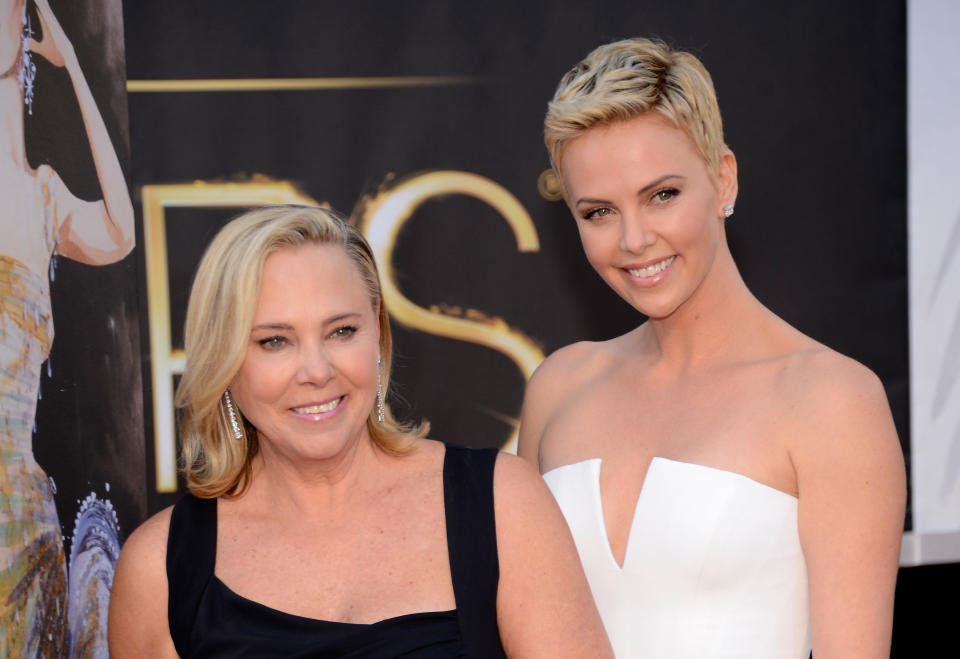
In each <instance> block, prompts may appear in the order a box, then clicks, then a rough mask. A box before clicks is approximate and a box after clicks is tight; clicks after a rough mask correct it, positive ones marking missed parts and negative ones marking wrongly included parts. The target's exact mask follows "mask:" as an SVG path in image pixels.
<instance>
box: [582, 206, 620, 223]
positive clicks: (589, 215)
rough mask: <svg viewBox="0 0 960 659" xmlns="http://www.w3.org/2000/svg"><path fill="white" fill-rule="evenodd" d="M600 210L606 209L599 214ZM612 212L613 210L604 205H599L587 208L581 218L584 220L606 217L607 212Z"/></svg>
mask: <svg viewBox="0 0 960 659" xmlns="http://www.w3.org/2000/svg"><path fill="white" fill-rule="evenodd" d="M601 211H606V212H605V213H603V214H602V215H601ZM612 212H613V211H612V210H610V209H609V208H607V207H606V206H600V207H598V208H591V209H590V210H588V211H587V212H586V213H584V214H583V219H585V220H596V219H599V218H601V217H606V216H607V215H609V214H610V213H612Z"/></svg>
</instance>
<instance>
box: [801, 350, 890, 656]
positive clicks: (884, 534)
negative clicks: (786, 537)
mask: <svg viewBox="0 0 960 659" xmlns="http://www.w3.org/2000/svg"><path fill="white" fill-rule="evenodd" d="M810 386H811V387H815V388H816V391H817V393H815V394H814V395H813V397H812V399H811V401H810V403H811V404H809V405H804V406H803V407H804V408H805V410H806V412H805V414H806V415H807V416H808V417H809V418H812V419H815V421H813V422H812V423H813V425H814V427H813V428H812V429H810V430H811V432H810V434H809V435H808V436H807V438H806V440H805V441H804V443H803V444H802V445H799V446H797V447H796V449H795V450H793V451H792V458H793V461H794V466H795V468H796V473H797V483H798V488H799V496H800V502H799V530H800V540H801V543H802V545H803V551H804V555H805V557H806V561H807V570H808V574H809V588H810V614H811V633H812V641H813V652H814V656H815V657H817V659H831V658H833V657H837V658H843V659H856V658H860V657H863V658H867V657H871V658H873V657H889V656H890V641H891V630H892V624H893V597H894V588H895V585H896V578H897V569H898V562H899V561H898V559H899V553H900V538H901V534H902V532H903V519H904V507H905V501H906V474H905V470H904V463H903V454H902V452H901V449H900V443H899V441H898V439H897V434H896V430H895V428H894V425H893V419H892V418H891V415H890V410H889V407H888V405H887V400H886V395H885V394H884V391H883V387H882V385H881V384H880V381H879V380H878V379H877V378H876V376H874V375H873V374H872V373H870V372H869V371H867V370H866V369H865V368H863V367H862V366H860V365H853V364H848V363H843V364H840V365H839V368H832V369H829V370H827V371H826V372H824V373H820V374H818V378H817V381H816V382H812V383H811V385H810Z"/></svg>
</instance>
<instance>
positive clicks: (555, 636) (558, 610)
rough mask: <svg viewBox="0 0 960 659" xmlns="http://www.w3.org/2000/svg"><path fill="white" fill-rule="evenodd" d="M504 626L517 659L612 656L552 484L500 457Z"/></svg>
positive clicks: (500, 608) (506, 643) (497, 495)
mask: <svg viewBox="0 0 960 659" xmlns="http://www.w3.org/2000/svg"><path fill="white" fill-rule="evenodd" d="M494 500H495V505H494V508H495V512H496V519H497V550H498V552H499V558H500V585H499V589H498V593H497V621H498V624H499V626H500V638H501V640H502V642H503V647H504V649H505V650H506V652H507V655H508V656H509V657H511V658H515V659H516V658H520V659H526V658H528V657H545V658H550V659H563V658H565V657H570V658H577V659H587V658H601V657H613V651H612V650H611V648H610V643H609V641H608V640H607V636H606V633H605V632H604V629H603V623H602V622H601V620H600V614H599V613H597V608H596V606H595V605H594V603H593V596H592V595H591V594H590V587H589V586H588V585H587V579H586V577H585V576H584V574H583V568H581V566H580V559H579V557H578V556H577V551H576V548H575V547H574V544H573V537H572V536H571V535H570V531H569V530H568V529H567V524H566V521H564V519H563V516H562V515H561V513H560V509H559V508H558V507H557V504H556V502H555V501H554V500H553V496H552V495H551V494H550V491H549V490H548V489H547V486H546V483H544V482H543V479H542V478H540V476H539V475H538V474H537V472H536V471H535V470H534V469H533V468H532V467H531V466H530V465H529V464H526V463H525V462H524V461H522V460H518V459H517V458H515V457H513V456H510V455H505V454H501V455H500V456H499V458H498V459H497V466H496V471H495V473H494Z"/></svg>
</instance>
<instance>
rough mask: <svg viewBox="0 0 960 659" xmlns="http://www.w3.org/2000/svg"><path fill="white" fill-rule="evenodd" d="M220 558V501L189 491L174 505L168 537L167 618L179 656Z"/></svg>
mask: <svg viewBox="0 0 960 659" xmlns="http://www.w3.org/2000/svg"><path fill="white" fill-rule="evenodd" d="M216 558H217V500H216V499H198V498H197V497H195V496H193V495H192V494H188V495H186V496H185V497H183V498H182V499H180V501H178V502H177V504H176V505H175V506H174V507H173V514H172V515H171V516H170V534H169V536H168V537H167V584H168V599H167V619H168V622H169V624H170V636H171V638H173V643H174V645H175V646H176V648H177V652H178V653H179V654H180V656H187V654H188V652H187V649H188V644H189V640H190V634H191V632H192V630H193V624H194V621H195V620H196V617H197V610H198V609H199V607H200V600H201V598H202V597H203V592H204V589H205V588H206V587H207V584H208V583H209V582H210V579H211V578H212V577H213V570H214V567H215V565H216Z"/></svg>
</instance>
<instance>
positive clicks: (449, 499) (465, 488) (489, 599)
mask: <svg viewBox="0 0 960 659" xmlns="http://www.w3.org/2000/svg"><path fill="white" fill-rule="evenodd" d="M497 453H498V451H497V449H495V448H490V449H468V448H462V447H454V446H448V447H447V451H446V455H445V457H444V461H443V500H444V508H445V511H446V520H447V550H448V552H449V555H450V574H451V577H452V579H453V594H454V597H455V598H456V602H457V618H458V619H459V621H460V633H461V635H462V637H463V642H464V645H465V646H466V649H467V655H468V656H470V657H484V658H486V657H505V656H506V655H505V654H504V651H503V646H502V645H501V644H500V631H499V629H498V627H497V585H498V582H499V580H500V564H499V561H498V558H497V527H496V518H495V515H494V508H493V472H494V467H495V465H496V462H497Z"/></svg>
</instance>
